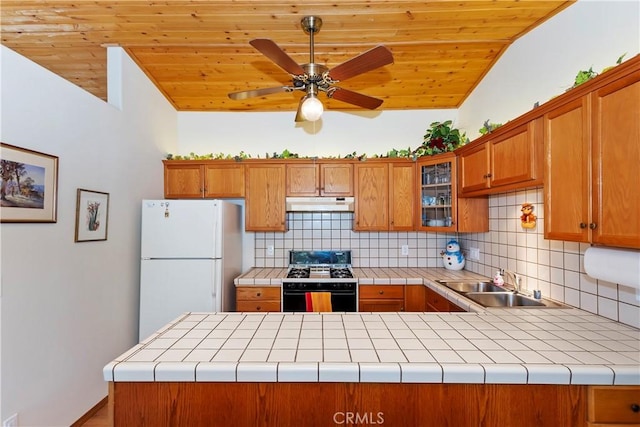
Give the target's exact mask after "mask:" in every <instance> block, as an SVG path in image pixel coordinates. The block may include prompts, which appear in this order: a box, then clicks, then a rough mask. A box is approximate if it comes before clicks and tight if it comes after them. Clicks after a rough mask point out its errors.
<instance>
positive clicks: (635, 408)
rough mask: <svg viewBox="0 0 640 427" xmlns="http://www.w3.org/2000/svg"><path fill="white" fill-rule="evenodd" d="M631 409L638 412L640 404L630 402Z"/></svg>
mask: <svg viewBox="0 0 640 427" xmlns="http://www.w3.org/2000/svg"><path fill="white" fill-rule="evenodd" d="M631 410H632V411H633V412H640V405H638V404H637V403H632V404H631Z"/></svg>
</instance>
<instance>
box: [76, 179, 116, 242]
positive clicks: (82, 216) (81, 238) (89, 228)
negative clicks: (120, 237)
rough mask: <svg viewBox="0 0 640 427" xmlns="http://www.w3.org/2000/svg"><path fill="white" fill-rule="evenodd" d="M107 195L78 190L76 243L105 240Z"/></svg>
mask: <svg viewBox="0 0 640 427" xmlns="http://www.w3.org/2000/svg"><path fill="white" fill-rule="evenodd" d="M108 225H109V193H102V192H100V191H91V190H84V189H82V188H78V198H77V204H76V238H75V241H76V242H94V241H97V240H107V228H108Z"/></svg>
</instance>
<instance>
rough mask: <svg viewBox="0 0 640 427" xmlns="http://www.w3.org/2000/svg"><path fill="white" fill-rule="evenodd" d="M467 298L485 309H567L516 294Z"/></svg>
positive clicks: (483, 295)
mask: <svg viewBox="0 0 640 427" xmlns="http://www.w3.org/2000/svg"><path fill="white" fill-rule="evenodd" d="M465 296H466V297H467V298H469V299H470V300H472V301H475V302H477V303H478V304H480V305H482V306H484V307H503V308H504V307H517V308H527V307H530V308H567V306H566V305H564V304H560V303H557V302H554V301H550V300H548V299H539V300H538V299H535V298H531V297H528V296H525V295H522V294H516V293H514V292H475V293H474V292H470V293H467V294H465Z"/></svg>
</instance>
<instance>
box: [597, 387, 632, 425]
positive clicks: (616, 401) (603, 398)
mask: <svg viewBox="0 0 640 427" xmlns="http://www.w3.org/2000/svg"><path fill="white" fill-rule="evenodd" d="M588 421H589V424H588V426H589V427H604V426H615V425H620V426H622V425H626V426H630V425H634V426H640V386H589V391H588Z"/></svg>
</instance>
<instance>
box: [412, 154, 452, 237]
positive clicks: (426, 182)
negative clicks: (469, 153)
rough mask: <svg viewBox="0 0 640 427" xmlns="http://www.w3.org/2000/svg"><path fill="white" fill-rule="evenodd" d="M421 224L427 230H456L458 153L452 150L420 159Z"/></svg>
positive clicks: (419, 217)
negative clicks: (455, 153)
mask: <svg viewBox="0 0 640 427" xmlns="http://www.w3.org/2000/svg"><path fill="white" fill-rule="evenodd" d="M418 171H419V172H418V176H419V177H418V179H419V180H420V182H419V192H420V194H419V199H418V201H419V206H420V214H419V216H418V220H419V224H420V226H419V228H420V229H422V230H426V231H431V230H432V231H437V230H438V229H440V230H442V229H448V230H455V229H456V227H455V223H456V216H457V215H456V212H457V210H456V203H457V200H456V157H455V155H454V154H453V153H445V154H440V155H436V156H429V157H426V156H425V157H422V158H420V159H419V160H418Z"/></svg>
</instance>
